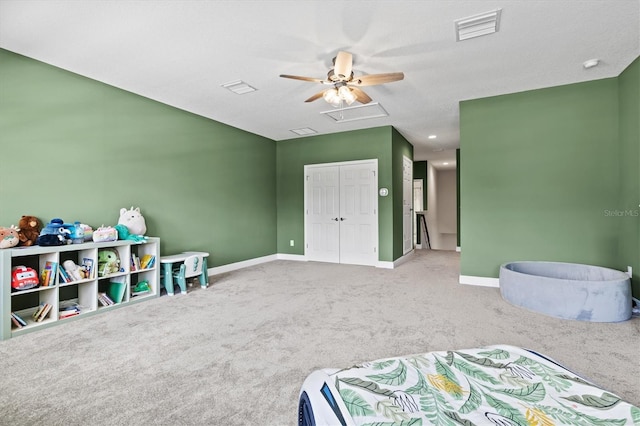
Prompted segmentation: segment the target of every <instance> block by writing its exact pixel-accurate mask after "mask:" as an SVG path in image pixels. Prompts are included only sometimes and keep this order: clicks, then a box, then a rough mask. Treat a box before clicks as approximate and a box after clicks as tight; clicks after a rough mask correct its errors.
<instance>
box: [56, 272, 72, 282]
mask: <svg viewBox="0 0 640 426" xmlns="http://www.w3.org/2000/svg"><path fill="white" fill-rule="evenodd" d="M58 277H59V278H60V282H61V283H69V282H71V279H70V278H69V275H67V271H65V270H64V268H58Z"/></svg>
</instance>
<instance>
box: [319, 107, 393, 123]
mask: <svg viewBox="0 0 640 426" xmlns="http://www.w3.org/2000/svg"><path fill="white" fill-rule="evenodd" d="M320 114H323V115H324V116H326V117H329V118H330V119H332V120H333V121H335V122H336V123H346V122H347V121H357V120H367V119H369V118H379V117H387V116H389V114H387V111H385V110H384V108H382V105H380V104H379V103H377V102H371V103H368V104H365V105H357V106H352V107H347V108H340V109H334V110H330V111H322V112H321V113H320Z"/></svg>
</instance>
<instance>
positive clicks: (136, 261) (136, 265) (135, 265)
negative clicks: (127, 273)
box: [131, 253, 140, 271]
mask: <svg viewBox="0 0 640 426" xmlns="http://www.w3.org/2000/svg"><path fill="white" fill-rule="evenodd" d="M138 270H140V258H139V257H138V255H137V254H135V253H131V271H138Z"/></svg>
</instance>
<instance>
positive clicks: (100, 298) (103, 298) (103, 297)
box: [98, 293, 115, 306]
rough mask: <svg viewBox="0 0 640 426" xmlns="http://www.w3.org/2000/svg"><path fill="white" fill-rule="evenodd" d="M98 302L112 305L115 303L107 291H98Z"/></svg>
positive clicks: (103, 304)
mask: <svg viewBox="0 0 640 426" xmlns="http://www.w3.org/2000/svg"><path fill="white" fill-rule="evenodd" d="M98 302H100V304H101V305H102V306H111V305H114V304H115V303H114V302H113V300H111V298H110V297H109V296H107V293H98Z"/></svg>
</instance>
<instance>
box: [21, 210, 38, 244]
mask: <svg viewBox="0 0 640 426" xmlns="http://www.w3.org/2000/svg"><path fill="white" fill-rule="evenodd" d="M18 228H20V232H18V238H20V243H19V244H18V245H20V246H32V245H34V244H35V243H36V241H38V235H40V230H42V222H41V221H40V219H38V218H37V217H35V216H22V217H21V218H20V221H19V222H18Z"/></svg>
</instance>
